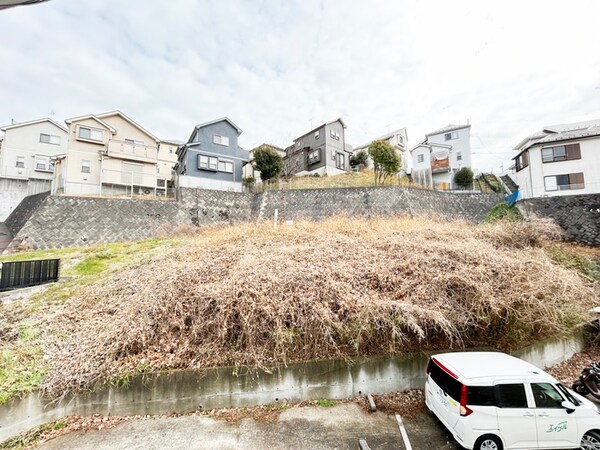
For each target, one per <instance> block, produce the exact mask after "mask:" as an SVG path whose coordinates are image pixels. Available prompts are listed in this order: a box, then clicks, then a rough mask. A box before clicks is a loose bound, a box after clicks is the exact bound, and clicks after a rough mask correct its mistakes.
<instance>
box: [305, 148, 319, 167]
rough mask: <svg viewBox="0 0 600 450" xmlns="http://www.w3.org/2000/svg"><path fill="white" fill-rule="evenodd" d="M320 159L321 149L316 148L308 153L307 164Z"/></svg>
mask: <svg viewBox="0 0 600 450" xmlns="http://www.w3.org/2000/svg"><path fill="white" fill-rule="evenodd" d="M320 161H321V149H320V148H316V149H314V150H312V151H311V152H310V153H309V154H308V164H309V165H310V164H315V163H318V162H320Z"/></svg>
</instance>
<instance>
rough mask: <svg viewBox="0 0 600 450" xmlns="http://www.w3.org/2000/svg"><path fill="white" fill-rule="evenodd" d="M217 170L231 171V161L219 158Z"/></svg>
mask: <svg viewBox="0 0 600 450" xmlns="http://www.w3.org/2000/svg"><path fill="white" fill-rule="evenodd" d="M219 172H227V173H233V162H232V161H221V160H219Z"/></svg>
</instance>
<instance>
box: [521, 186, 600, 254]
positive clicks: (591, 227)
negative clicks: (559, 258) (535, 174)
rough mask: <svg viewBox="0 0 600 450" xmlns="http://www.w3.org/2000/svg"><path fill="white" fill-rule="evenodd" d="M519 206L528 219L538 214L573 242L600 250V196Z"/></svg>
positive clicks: (552, 199) (534, 200)
mask: <svg viewBox="0 0 600 450" xmlns="http://www.w3.org/2000/svg"><path fill="white" fill-rule="evenodd" d="M517 206H518V207H519V209H520V210H521V212H522V213H523V215H524V216H526V217H527V216H530V215H531V214H536V215H538V216H542V217H549V218H551V219H554V220H555V221H556V223H557V224H558V225H559V226H560V227H561V228H562V229H563V230H564V231H565V234H566V235H567V238H568V239H569V240H572V241H575V242H578V243H580V244H584V245H589V246H592V247H598V246H600V194H586V195H567V196H559V197H544V198H532V199H527V200H522V201H520V202H518V203H517Z"/></svg>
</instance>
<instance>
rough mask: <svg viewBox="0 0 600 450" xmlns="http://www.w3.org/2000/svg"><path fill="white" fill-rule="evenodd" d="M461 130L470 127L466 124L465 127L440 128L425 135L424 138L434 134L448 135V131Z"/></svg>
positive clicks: (447, 126)
mask: <svg viewBox="0 0 600 450" xmlns="http://www.w3.org/2000/svg"><path fill="white" fill-rule="evenodd" d="M463 128H471V125H469V124H466V125H453V124H450V125H446V126H445V127H444V128H440V129H439V130H435V131H432V132H431V133H427V134H426V135H425V137H427V136H433V135H435V134H442V133H449V132H450V131H456V130H462V129H463Z"/></svg>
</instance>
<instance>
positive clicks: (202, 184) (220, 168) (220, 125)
mask: <svg viewBox="0 0 600 450" xmlns="http://www.w3.org/2000/svg"><path fill="white" fill-rule="evenodd" d="M240 134H242V130H241V128H239V127H238V126H237V125H236V124H235V123H233V122H232V121H231V120H229V119H228V118H227V117H223V118H222V119H217V120H213V121H210V122H206V123H202V124H200V125H196V126H195V127H194V130H193V131H192V134H191V135H190V138H189V139H188V141H187V142H186V143H185V144H183V145H182V146H180V147H179V149H178V150H177V164H176V165H175V173H176V179H175V185H176V186H177V187H190V188H202V189H213V190H221V191H235V192H241V191H242V190H243V186H242V178H243V172H242V167H243V166H244V164H246V163H247V162H248V151H247V150H244V149H242V148H241V147H240V146H239V145H238V137H239V135H240Z"/></svg>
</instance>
